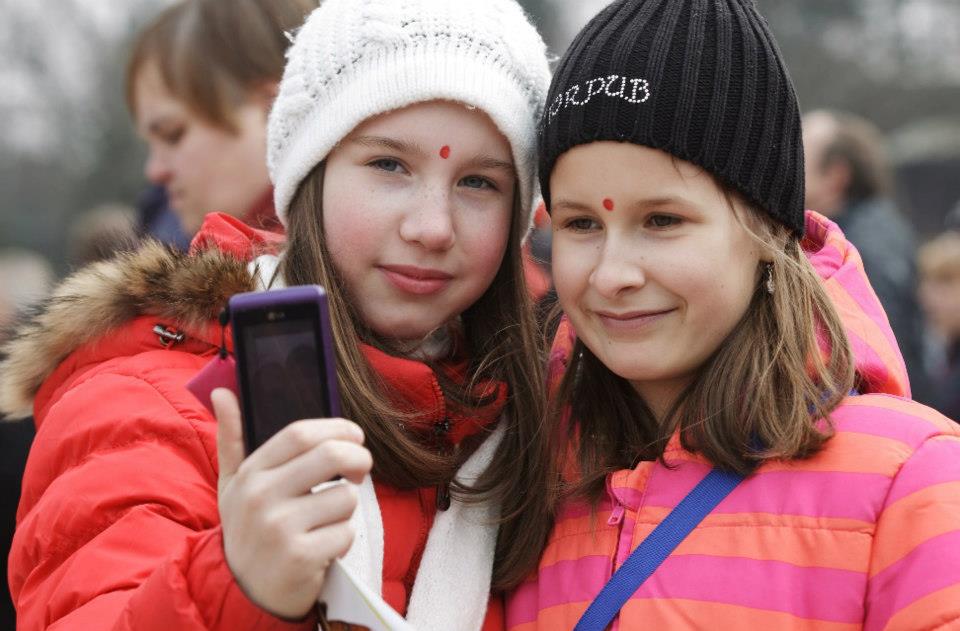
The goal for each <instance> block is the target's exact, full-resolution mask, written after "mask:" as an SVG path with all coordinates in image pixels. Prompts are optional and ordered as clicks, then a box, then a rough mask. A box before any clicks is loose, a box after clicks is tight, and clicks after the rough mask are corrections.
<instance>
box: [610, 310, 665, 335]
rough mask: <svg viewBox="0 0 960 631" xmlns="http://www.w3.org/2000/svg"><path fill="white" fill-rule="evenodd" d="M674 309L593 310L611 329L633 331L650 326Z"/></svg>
mask: <svg viewBox="0 0 960 631" xmlns="http://www.w3.org/2000/svg"><path fill="white" fill-rule="evenodd" d="M674 311H676V309H647V310H643V311H623V312H618V311H594V313H595V314H596V316H597V317H598V318H599V319H600V322H601V323H602V324H603V326H604V327H606V328H608V329H611V330H613V331H633V330H637V329H642V328H644V327H647V326H650V325H652V324H653V323H655V322H657V321H658V320H661V319H663V318H664V317H666V316H668V315H670V314H671V313H673V312H674Z"/></svg>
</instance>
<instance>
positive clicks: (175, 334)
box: [153, 324, 186, 348]
mask: <svg viewBox="0 0 960 631" xmlns="http://www.w3.org/2000/svg"><path fill="white" fill-rule="evenodd" d="M153 333H154V334H155V335H156V336H157V339H158V340H159V341H160V346H162V347H163V348H170V347H171V346H173V345H175V344H179V343H180V342H182V341H183V340H184V338H185V337H186V335H184V334H183V333H181V332H180V331H177V330H176V329H172V328H169V327H166V326H164V325H162V324H157V325H156V326H154V327H153Z"/></svg>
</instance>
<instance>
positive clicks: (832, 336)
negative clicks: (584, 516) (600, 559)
mask: <svg viewBox="0 0 960 631" xmlns="http://www.w3.org/2000/svg"><path fill="white" fill-rule="evenodd" d="M724 192H725V194H726V197H727V201H728V203H729V205H730V207H731V209H732V210H733V211H734V212H735V213H736V215H737V218H738V220H739V221H740V222H741V224H742V225H743V226H744V228H745V229H746V230H747V232H748V234H749V235H750V236H751V237H752V238H753V239H754V240H755V241H756V242H757V243H758V244H759V245H760V246H761V248H762V250H763V251H764V252H765V253H766V257H765V258H769V259H770V260H771V261H772V275H773V282H774V284H775V291H774V292H773V293H772V294H771V293H769V292H768V291H767V289H766V273H765V271H764V269H763V267H764V266H765V264H763V263H761V267H760V269H758V270H757V285H756V287H755V289H754V293H753V298H752V300H751V302H750V305H749V307H748V308H747V311H746V313H745V314H744V316H743V318H742V319H741V320H740V322H739V323H738V324H737V325H736V327H735V328H734V329H733V331H732V332H731V333H730V334H729V335H728V336H727V338H726V339H725V340H724V341H723V343H722V344H721V345H720V347H719V348H718V349H717V350H716V351H715V352H714V354H713V355H712V356H711V357H710V358H709V359H708V360H707V361H706V363H705V364H704V365H703V366H701V368H700V369H699V371H698V374H697V375H696V377H695V379H694V381H693V382H692V383H691V384H690V385H689V386H688V387H687V388H686V389H685V391H684V392H683V393H682V394H681V395H680V397H679V398H678V400H677V401H676V402H675V403H674V405H673V406H672V408H671V409H670V410H669V412H668V413H667V414H666V415H665V417H664V418H662V419H657V418H655V416H654V414H653V412H652V411H651V410H650V408H649V407H648V406H647V405H646V403H645V402H644V401H643V399H642V398H641V397H640V396H639V395H638V394H637V392H636V391H635V390H634V389H633V387H632V386H631V385H630V383H629V382H627V380H625V379H623V378H622V377H619V376H618V375H616V374H614V373H613V372H611V371H610V370H609V369H608V368H607V367H606V366H605V365H603V363H602V362H600V360H599V359H597V357H596V356H595V355H593V353H591V352H590V349H588V348H587V347H586V346H585V345H584V344H583V343H582V342H579V341H578V342H577V343H576V344H575V347H574V351H573V356H572V357H571V359H570V363H569V365H568V366H567V370H566V373H565V375H564V377H563V379H562V381H561V383H560V385H559V387H558V392H557V394H556V396H555V397H554V398H553V400H552V401H551V405H550V411H549V415H548V418H549V419H550V421H549V422H552V423H553V427H559V428H564V427H566V431H565V432H564V435H562V436H560V437H559V440H560V441H565V440H574V441H575V449H574V451H573V453H575V454H576V456H575V458H576V463H575V464H574V467H576V469H577V470H578V471H579V479H578V480H577V482H576V484H575V487H574V488H573V489H572V492H573V493H575V494H577V495H580V496H581V497H585V498H587V499H589V500H590V501H592V502H596V501H598V500H599V499H600V498H601V496H602V494H603V490H604V482H605V479H606V476H607V474H609V473H611V472H613V471H616V470H618V469H625V468H633V467H635V466H636V464H637V463H638V462H639V461H641V460H656V459H662V458H663V454H664V450H665V448H666V445H667V442H668V441H669V440H670V438H671V436H672V435H673V434H674V433H676V432H679V433H680V439H681V443H682V445H683V447H684V448H685V449H687V450H689V451H692V452H697V453H700V454H702V455H703V456H705V457H706V458H707V459H708V460H709V461H710V462H712V463H713V464H714V465H715V466H717V467H719V468H722V469H726V470H730V471H736V472H739V473H742V474H748V473H750V472H751V471H753V470H754V469H755V468H756V467H758V466H759V465H760V464H762V463H763V462H766V461H768V460H774V459H780V460H792V459H799V458H807V457H810V456H812V455H814V454H815V453H817V452H818V451H819V450H820V449H821V448H822V447H823V445H824V443H825V442H826V441H827V440H828V439H829V438H830V436H831V435H832V427H831V424H830V421H829V414H830V412H831V411H832V410H833V409H834V408H836V406H837V405H839V403H840V402H841V401H842V400H843V398H844V397H845V396H847V394H848V392H849V391H850V390H851V389H852V388H853V385H854V366H853V357H852V354H851V351H850V347H849V344H848V342H847V338H846V334H845V333H844V329H843V325H842V323H841V321H840V317H839V315H838V314H837V311H836V309H834V307H833V304H832V303H831V302H830V299H829V297H828V296H827V294H826V291H825V290H824V288H823V286H822V284H821V282H820V279H819V278H818V276H817V274H816V272H815V271H814V269H813V267H812V266H811V265H810V262H809V261H808V260H807V258H806V256H805V255H804V253H803V249H802V247H801V241H800V239H798V238H797V237H796V236H795V235H794V234H793V233H792V232H791V231H790V229H788V228H787V227H786V226H784V225H782V224H780V223H777V222H775V221H774V220H773V219H771V218H770V217H769V216H768V215H767V214H766V213H762V212H760V211H756V210H753V209H750V210H748V211H746V212H748V213H749V214H748V215H747V216H745V217H744V216H741V213H740V211H738V210H737V208H736V206H737V205H738V204H737V203H735V202H734V200H735V199H736V200H738V201H739V198H738V197H737V195H736V194H735V193H733V192H731V191H730V190H726V189H725V190H724ZM739 205H742V206H743V207H744V208H748V207H747V206H746V205H745V204H742V203H741V204H739ZM566 414H570V415H571V418H573V419H575V420H576V422H575V423H564V422H563V419H564V417H565V415H566ZM561 431H562V432H563V430H561Z"/></svg>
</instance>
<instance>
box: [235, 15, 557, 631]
mask: <svg viewBox="0 0 960 631" xmlns="http://www.w3.org/2000/svg"><path fill="white" fill-rule="evenodd" d="M548 82H549V72H548V68H547V61H546V57H545V47H544V44H543V41H542V39H541V38H540V36H539V35H538V34H537V32H536V30H535V29H534V28H533V26H531V24H530V23H529V21H528V20H527V18H526V16H525V15H524V13H523V11H522V9H521V8H520V7H519V6H518V5H517V4H516V3H515V2H514V0H493V1H490V0H485V1H484V2H449V1H448V0H403V1H397V0H378V1H373V2H371V1H366V2H356V1H352V0H327V1H326V2H324V3H323V4H322V6H321V8H320V9H318V10H317V11H315V12H314V13H313V14H312V15H311V16H310V17H309V19H308V20H307V22H306V24H305V25H304V26H303V28H302V29H301V30H300V31H299V32H298V33H297V34H296V38H295V41H294V44H293V46H292V48H291V49H290V52H289V53H288V63H287V67H286V70H285V73H284V77H283V81H282V83H281V85H280V92H279V96H278V98H277V100H276V102H275V104H274V106H273V110H272V112H271V115H270V118H269V132H268V136H269V137H268V158H269V167H270V173H271V176H272V178H273V182H274V186H275V193H274V195H275V206H276V209H277V213H278V216H279V217H280V219H281V221H282V222H283V223H284V225H285V226H286V228H287V232H288V242H287V247H286V251H285V252H284V253H283V254H281V255H280V256H279V257H274V256H269V255H268V256H262V257H260V258H259V259H258V260H257V267H258V269H259V270H260V272H259V273H260V278H261V281H262V283H263V285H264V286H266V287H270V286H276V285H277V284H288V285H294V284H305V283H319V284H322V285H323V286H325V287H326V288H327V290H328V292H329V294H330V304H331V309H332V313H333V322H334V337H335V338H336V346H337V355H338V361H339V377H340V382H341V388H342V390H343V391H344V393H345V394H344V403H345V408H346V411H345V416H346V417H347V418H350V419H351V420H352V421H354V422H356V423H357V424H358V425H360V427H362V429H363V431H364V435H365V439H366V448H367V449H369V451H370V452H371V453H372V456H373V458H372V462H373V469H372V478H371V477H370V476H367V477H365V478H363V482H362V483H361V484H360V486H359V502H358V503H357V505H358V508H357V510H356V511H355V512H353V515H352V523H350V527H349V528H348V529H347V531H346V532H345V530H344V527H345V525H347V524H348V521H347V520H348V518H349V517H350V515H351V509H352V508H353V505H354V503H355V502H356V500H355V499H354V496H352V495H348V494H346V493H344V494H343V495H342V497H337V496H334V495H333V494H327V495H328V496H326V497H325V496H324V494H320V497H316V498H312V499H311V500H310V501H311V502H313V503H314V506H313V507H312V508H311V509H310V510H312V511H313V512H314V513H315V515H314V517H313V519H312V521H311V522H309V523H304V524H303V525H302V526H301V527H300V530H299V531H294V529H291V532H290V533H289V534H290V538H289V539H288V540H284V541H279V542H278V541H276V540H269V539H267V538H265V536H264V534H265V533H267V532H269V528H270V523H271V520H273V519H274V518H275V517H276V516H277V515H283V514H286V513H287V512H288V511H290V510H293V509H292V507H293V506H295V505H297V504H298V503H302V502H304V498H303V497H297V496H286V495H285V494H284V491H282V490H280V489H276V490H271V491H269V492H268V496H269V497H268V498H265V497H264V496H262V495H261V496H259V497H254V496H252V495H251V494H250V493H249V490H248V489H253V488H257V489H260V488H263V484H261V483H260V482H261V481H263V480H267V479H269V476H271V475H274V473H275V471H276V470H277V468H278V467H294V466H296V464H295V463H296V462H297V460H298V459H297V458H293V457H291V458H290V459H289V462H276V461H271V462H270V464H269V465H267V464H260V463H265V462H266V461H267V458H261V459H258V458H257V455H256V454H254V455H253V456H252V457H251V459H250V462H251V463H256V465H255V466H251V467H249V469H248V470H247V471H246V474H247V475H246V478H245V479H244V480H243V481H241V480H240V479H239V478H233V480H232V481H231V482H230V483H229V484H228V485H227V486H226V488H225V489H224V490H223V491H222V492H221V496H220V497H221V500H220V501H221V514H222V517H223V521H224V530H225V532H224V538H225V549H226V557H227V560H228V562H229V564H230V567H231V568H232V570H233V572H234V575H235V576H236V577H237V580H238V582H239V583H240V585H241V586H243V587H244V588H245V590H246V591H247V593H248V594H249V595H250V596H251V598H252V599H253V600H254V601H256V602H258V603H259V604H260V605H261V606H263V607H264V608H266V609H268V610H270V611H273V612H274V613H277V614H280V615H282V616H284V617H287V618H298V617H300V616H302V615H304V614H305V613H307V612H308V611H309V610H310V608H311V606H312V603H313V601H314V600H315V598H316V594H317V592H318V591H319V589H320V587H321V585H322V583H323V574H324V573H323V569H324V568H325V567H326V566H327V564H328V563H329V562H330V560H331V559H332V558H333V557H335V556H336V555H338V554H344V553H346V558H345V563H346V564H347V565H348V566H350V567H351V568H352V569H353V570H354V572H356V573H358V574H359V575H360V576H361V577H362V580H364V581H366V582H367V584H368V585H369V586H370V587H372V588H373V589H374V590H376V591H379V592H381V593H382V594H383V596H384V598H385V599H386V600H387V602H388V603H389V604H391V605H392V606H393V607H394V608H396V609H397V610H398V611H400V612H401V613H403V614H405V615H406V616H407V617H408V619H409V620H410V621H411V623H412V624H413V626H414V627H415V628H417V629H427V628H436V629H481V628H483V629H497V628H500V627H501V626H502V624H503V623H502V607H501V604H500V601H499V597H498V596H494V597H493V599H490V597H489V594H490V593H491V588H492V590H493V592H494V593H496V592H499V591H500V590H502V589H504V588H507V587H510V586H513V585H515V584H517V583H518V582H519V580H520V579H521V578H523V577H524V575H525V574H526V572H527V571H529V569H531V567H532V566H533V565H535V563H536V555H537V552H538V551H539V549H540V548H541V546H542V537H543V532H544V530H545V528H546V524H547V523H548V520H549V512H548V507H547V504H548V502H547V501H546V499H545V498H544V497H543V494H541V493H526V492H525V490H527V489H536V488H546V480H547V472H546V470H545V469H544V468H542V466H541V465H540V463H541V462H545V461H546V459H545V458H543V457H542V456H543V454H542V453H541V452H540V451H538V450H543V449H544V447H543V446H541V445H540V442H539V437H538V430H537V428H538V424H539V419H540V418H541V405H542V403H541V397H542V395H541V392H540V389H539V388H540V384H541V382H542V379H541V377H540V374H539V372H538V370H539V369H538V367H537V366H538V363H539V361H538V355H537V347H536V343H535V341H534V340H535V339H536V337H535V334H534V327H533V323H532V321H531V318H530V310H529V305H528V303H527V300H528V299H527V294H526V290H525V287H524V281H523V273H522V265H521V258H520V246H521V243H522V241H523V238H524V236H525V235H526V233H527V230H528V226H529V224H530V215H531V206H532V204H533V197H534V194H535V191H534V187H535V184H534V178H535V167H534V164H535V153H534V151H535V150H534V145H535V120H536V117H537V115H538V114H539V113H540V112H541V111H542V104H543V102H544V94H545V90H546V87H547V83H548ZM218 404H219V405H220V407H219V408H218V412H219V414H218V416H219V417H220V420H221V424H223V423H225V422H229V421H231V420H235V419H236V418H237V416H238V413H237V409H236V406H235V403H234V402H233V401H232V400H231V399H230V397H227V396H223V397H222V398H221V399H219V400H218ZM295 438H296V437H295V436H294V435H293V434H288V435H284V434H280V435H278V436H277V438H276V440H277V445H282V444H283V441H284V440H287V442H288V443H290V444H291V445H292V444H293V442H294V439H295ZM312 440H315V444H314V443H311V444H310V445H308V446H307V447H306V449H308V450H310V449H312V450H314V451H318V450H319V451H321V452H322V453H325V454H327V455H328V456H329V457H330V462H329V463H328V465H327V466H325V467H322V468H317V469H316V471H315V476H316V480H315V481H316V482H320V481H322V480H324V479H327V478H329V477H330V476H331V475H332V474H335V473H341V474H344V475H346V474H348V473H353V474H354V475H356V467H357V465H356V462H357V460H356V459H357V458H360V457H361V456H360V455H357V453H356V452H359V451H360V448H358V447H356V445H353V444H350V443H349V441H340V442H339V443H337V441H330V440H327V441H324V437H323V436H318V437H317V438H315V439H312ZM324 442H326V443H327V444H326V445H325V444H324ZM331 442H333V443H336V444H339V445H340V446H344V445H345V448H344V449H342V450H341V451H336V450H332V449H331V450H325V449H326V448H327V447H329V444H330V443H331ZM234 447H235V450H234V452H233V455H232V456H229V455H228V456H227V457H226V458H224V460H226V461H228V462H239V458H240V444H239V443H235V445H234ZM223 449H224V448H223V447H221V454H223V453H224V452H223ZM275 450H276V445H275ZM289 451H290V453H301V452H302V451H304V447H303V446H301V447H300V448H298V449H297V450H292V449H291V450H289ZM331 454H332V455H331ZM338 458H339V460H338ZM303 459H304V457H303V456H300V460H303ZM338 464H339V465H342V468H338V467H337V465H338ZM230 466H232V465H230ZM258 467H260V469H259V470H258ZM351 467H352V468H351ZM223 475H224V474H223V470H221V476H223ZM451 494H452V497H451ZM521 521H522V522H523V527H522V528H521V527H520V523H521ZM498 522H499V523H500V536H499V539H498V536H497V535H498V532H497V531H498V527H497V524H498ZM351 531H352V535H353V537H355V538H354V539H353V542H352V545H351ZM302 541H306V542H308V545H309V546H311V549H310V551H309V552H307V553H305V554H304V555H297V554H289V553H285V552H283V550H289V549H290V548H292V547H294V546H297V545H301V542H302ZM300 556H306V557H307V559H309V560H308V562H306V563H304V562H302V560H301V561H300V562H299V563H291V564H290V566H289V574H288V580H287V581H283V582H277V581H274V580H273V579H272V578H271V577H270V576H268V575H266V574H264V572H263V571H262V568H263V565H264V564H265V563H275V560H276V559H277V558H299V557H300ZM277 569H278V571H279V568H277ZM271 575H274V573H271ZM291 581H297V583H296V584H297V587H298V589H297V590H296V591H293V590H289V589H286V588H285V585H287V584H291ZM488 602H489V603H490V606H489V608H488Z"/></svg>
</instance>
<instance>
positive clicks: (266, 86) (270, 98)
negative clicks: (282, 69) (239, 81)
mask: <svg viewBox="0 0 960 631" xmlns="http://www.w3.org/2000/svg"><path fill="white" fill-rule="evenodd" d="M279 93H280V83H279V82H278V81H265V82H263V83H261V84H260V85H259V86H257V87H255V88H254V89H253V90H252V91H251V93H250V101H251V102H252V103H253V104H255V105H258V106H259V107H261V108H263V111H264V112H265V113H269V112H270V108H271V107H273V102H274V101H275V100H276V99H277V94H279Z"/></svg>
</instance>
